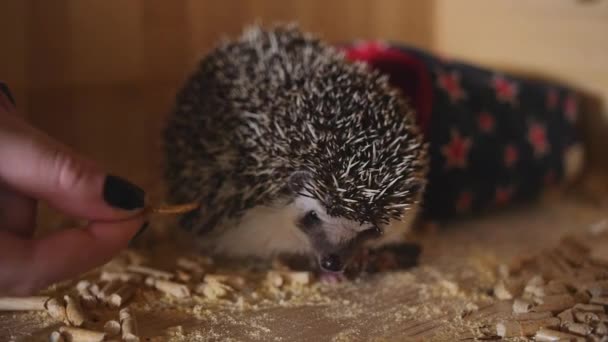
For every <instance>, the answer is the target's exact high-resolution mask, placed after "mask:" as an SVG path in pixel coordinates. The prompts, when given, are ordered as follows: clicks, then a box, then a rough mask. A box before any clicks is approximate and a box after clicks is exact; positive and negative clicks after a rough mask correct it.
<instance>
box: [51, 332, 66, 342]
mask: <svg viewBox="0 0 608 342" xmlns="http://www.w3.org/2000/svg"><path fill="white" fill-rule="evenodd" d="M49 342H65V339H64V338H63V335H61V333H60V332H59V331H53V332H52V333H51V334H50V335H49Z"/></svg>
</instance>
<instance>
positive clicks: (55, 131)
mask: <svg viewBox="0 0 608 342" xmlns="http://www.w3.org/2000/svg"><path fill="white" fill-rule="evenodd" d="M257 19H260V20H262V22H263V23H267V22H271V21H274V20H281V21H287V20H289V21H292V20H295V21H298V22H300V23H301V25H302V26H303V27H304V28H307V29H310V30H313V31H315V32H317V33H320V34H321V35H323V36H324V37H325V38H327V39H329V40H330V41H343V40H351V39H357V38H384V39H391V40H399V41H403V42H405V43H408V44H413V45H416V46H419V47H422V48H426V49H429V50H433V51H441V52H444V53H448V54H451V55H454V56H457V57H462V58H465V59H467V60H470V61H472V62H479V63H483V64H487V65H488V66H496V67H500V68H514V69H519V70H527V71H532V72H535V73H541V74H547V75H551V76H552V77H557V78H559V79H560V80H564V81H568V82H572V83H573V84H575V85H576V86H580V87H582V88H584V89H585V90H589V91H592V92H594V93H597V94H599V96H600V97H602V96H603V98H608V74H607V73H608V41H607V37H608V34H607V33H608V1H601V0H597V1H584V2H583V1H575V0H534V1H511V0H494V1H487V0H459V1H450V0H427V1H417V0H379V1H376V0H301V1H285V0H223V1H213V0H173V1H166V0H127V1H120V0H53V1H48V0H2V1H1V2H0V25H1V29H0V41H2V53H1V54H0V79H4V80H6V81H7V82H8V83H9V84H10V86H11V87H12V88H13V89H14V92H15V95H16V98H17V100H18V102H19V107H20V108H21V110H22V111H23V112H24V113H25V114H27V116H28V117H29V119H30V120H31V121H32V123H33V124H35V125H37V126H39V127H41V128H43V129H44V130H46V131H47V132H49V134H51V135H52V136H54V137H56V138H57V139H60V140H62V141H64V142H66V143H67V144H69V145H72V146H74V147H75V148H77V149H78V150H79V151H81V152H83V153H86V154H89V155H91V156H92V157H93V158H95V159H97V160H99V161H100V162H101V163H102V164H104V165H106V166H108V167H109V168H110V169H112V170H113V171H115V172H120V173H123V174H126V175H128V176H131V177H135V178H137V179H138V180H139V181H140V182H144V183H147V182H152V181H153V180H154V178H155V177H156V175H157V174H158V171H159V169H158V163H159V160H160V159H159V155H158V151H157V148H158V134H159V130H160V128H161V125H162V119H163V117H164V115H165V114H166V113H167V111H168V109H169V106H170V105H171V102H172V100H173V95H174V93H175V91H176V89H177V87H178V86H179V85H180V83H181V82H182V80H183V78H184V77H185V75H186V74H187V73H188V72H189V71H190V70H191V69H192V68H193V66H194V64H195V63H196V61H197V60H198V58H199V57H200V56H201V55H202V54H203V53H204V52H205V51H206V50H207V49H209V48H210V47H211V46H212V45H213V44H214V43H215V42H216V41H217V39H218V38H219V37H220V36H222V35H224V34H229V35H234V34H237V33H238V32H239V31H240V30H241V29H242V27H243V25H246V24H249V23H252V22H253V21H255V20H257Z"/></svg>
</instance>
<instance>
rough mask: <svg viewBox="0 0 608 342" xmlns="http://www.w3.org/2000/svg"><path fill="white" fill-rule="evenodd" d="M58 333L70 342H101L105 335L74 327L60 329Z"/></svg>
mask: <svg viewBox="0 0 608 342" xmlns="http://www.w3.org/2000/svg"><path fill="white" fill-rule="evenodd" d="M59 331H60V332H61V333H62V334H63V335H65V337H66V339H67V340H68V341H70V342H101V341H103V340H104V338H105V336H106V334H105V333H103V332H100V331H94V330H88V329H82V328H74V327H61V328H59Z"/></svg>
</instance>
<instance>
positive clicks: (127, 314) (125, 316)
mask: <svg viewBox="0 0 608 342" xmlns="http://www.w3.org/2000/svg"><path fill="white" fill-rule="evenodd" d="M118 315H119V316H118V317H119V318H120V328H121V330H122V338H123V340H126V341H139V337H138V336H137V322H136V321H135V316H134V315H133V314H132V313H131V310H130V309H129V308H123V309H121V310H120V312H119V313H118Z"/></svg>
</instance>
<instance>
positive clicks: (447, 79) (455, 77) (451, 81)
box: [437, 71, 465, 102]
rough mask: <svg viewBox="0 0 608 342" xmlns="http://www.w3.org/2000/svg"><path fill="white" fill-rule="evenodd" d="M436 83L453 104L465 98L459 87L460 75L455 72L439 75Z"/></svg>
mask: <svg viewBox="0 0 608 342" xmlns="http://www.w3.org/2000/svg"><path fill="white" fill-rule="evenodd" d="M437 82H438V83H439V87H440V88H441V89H443V90H445V92H446V93H447V94H448V96H450V99H451V100H452V101H453V102H456V101H458V100H461V99H463V98H464V97H465V93H464V90H463V89H462V87H461V86H460V75H459V74H458V73H457V72H456V71H452V72H449V73H447V72H446V73H439V76H438V80H437Z"/></svg>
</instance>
